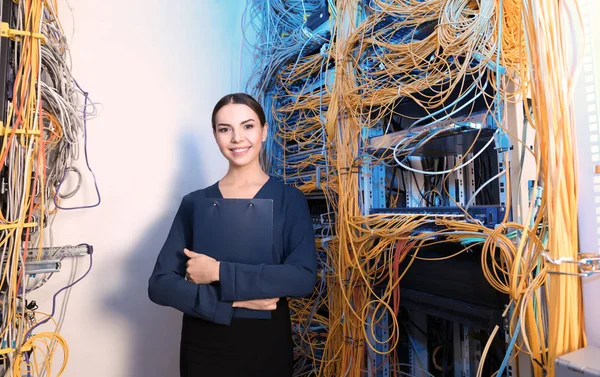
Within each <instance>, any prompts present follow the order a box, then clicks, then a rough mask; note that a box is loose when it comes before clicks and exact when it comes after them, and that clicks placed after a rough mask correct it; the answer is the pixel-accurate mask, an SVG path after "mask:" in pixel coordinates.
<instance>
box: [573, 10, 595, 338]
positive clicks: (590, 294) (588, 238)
mask: <svg viewBox="0 0 600 377" xmlns="http://www.w3.org/2000/svg"><path fill="white" fill-rule="evenodd" d="M580 2H581V3H583V5H584V8H583V16H584V18H587V20H586V23H587V25H588V32H589V35H588V40H587V41H586V43H587V45H588V46H591V54H590V55H591V58H592V60H591V61H590V60H587V61H586V60H584V62H585V64H586V65H589V64H592V65H593V71H594V74H595V84H596V87H595V90H594V91H593V92H595V95H594V94H593V93H591V92H589V91H587V88H586V87H589V83H587V82H586V81H585V77H586V71H585V66H584V70H583V71H582V76H581V77H580V78H579V81H578V85H579V87H578V88H579V89H580V90H578V91H577V92H576V99H575V115H576V121H577V126H578V135H577V136H578V138H577V143H578V148H577V149H578V154H579V156H578V158H579V182H578V184H579V187H578V191H579V242H580V252H581V253H592V254H600V217H598V215H599V213H598V212H596V211H599V210H600V194H599V193H598V192H599V191H598V190H600V185H598V181H597V180H598V177H599V175H598V174H594V167H595V166H598V164H599V162H597V161H593V158H592V157H593V156H592V154H593V153H597V152H592V151H593V148H597V147H598V142H597V141H596V142H594V141H593V140H592V137H597V138H598V137H600V131H598V129H597V127H598V122H599V119H600V25H598V22H597V20H596V17H594V16H596V15H598V14H600V3H599V2H598V1H596V0H580ZM587 59H590V57H587ZM590 96H591V97H590ZM594 96H595V104H596V108H595V110H594V109H593V108H592V109H590V108H589V107H588V106H589V104H590V103H592V102H594V98H593V97H594ZM594 112H595V117H594V115H593V113H594ZM582 281H583V305H584V311H585V326H586V335H587V338H588V344H589V345H592V346H595V347H600V321H599V320H598V313H600V301H599V300H598V297H600V275H596V276H592V277H588V278H584V279H583V280H582Z"/></svg>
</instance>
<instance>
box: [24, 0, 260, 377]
mask: <svg viewBox="0 0 600 377" xmlns="http://www.w3.org/2000/svg"><path fill="white" fill-rule="evenodd" d="M68 4H70V7H71V9H72V14H71V11H70V10H69V6H68ZM68 4H67V2H66V1H64V0H62V1H60V4H59V5H60V6H61V12H62V19H61V22H62V23H63V26H64V28H65V30H66V34H67V36H68V37H69V38H70V39H71V41H70V47H71V49H72V57H73V71H74V75H75V77H76V78H77V80H78V82H79V83H80V84H81V85H82V86H83V87H84V89H85V90H87V91H89V92H90V96H91V98H92V100H93V101H97V102H101V103H102V104H103V106H102V107H103V110H102V114H101V116H100V117H98V118H97V119H95V120H93V121H91V122H89V123H88V131H89V137H88V142H89V145H88V152H89V157H90V164H91V167H92V169H93V170H94V172H95V174H96V178H97V180H98V185H99V188H100V192H101V195H102V205H101V206H99V207H97V208H94V209H91V210H82V211H64V212H63V213H61V214H60V216H58V218H57V220H56V223H55V228H54V230H55V239H54V243H55V244H56V245H63V244H77V243H81V242H85V243H89V244H92V245H93V246H94V250H95V254H94V266H93V268H92V270H91V273H90V274H89V276H88V277H87V278H85V279H84V280H83V281H81V283H79V284H78V285H76V286H75V287H74V288H73V290H72V292H71V294H70V298H69V305H68V309H67V315H66V320H65V322H64V325H63V328H62V331H61V334H62V335H63V336H64V337H65V338H66V339H67V342H68V345H69V353H70V354H69V364H68V366H67V371H66V373H65V374H64V377H75V376H86V377H106V376H111V377H166V376H174V375H176V374H177V370H178V350H179V344H178V341H179V333H180V321H181V314H180V313H178V312H176V311H175V310H174V309H170V308H162V307H158V306H157V305H154V304H152V303H151V302H150V301H149V300H148V298H147V293H146V292H147V282H148V277H149V275H150V273H151V271H152V268H153V265H154V262H155V260H156V255H157V254H158V251H159V249H160V247H161V244H162V242H164V240H165V237H166V235H167V232H168V230H169V226H170V222H171V221H172V219H173V216H174V214H175V211H176V209H177V206H178V204H179V203H178V201H179V200H180V199H181V197H182V196H183V195H184V194H185V193H187V192H190V191H192V190H194V189H197V188H200V187H203V186H205V185H207V184H209V183H212V182H214V181H215V180H217V179H218V178H220V177H221V175H222V174H223V173H224V172H225V169H226V161H225V160H223V159H222V158H221V156H220V154H219V151H218V149H217V147H216V145H215V144H214V142H213V140H212V133H211V126H210V112H211V111H212V106H214V104H215V103H216V102H217V100H218V99H219V98H220V97H221V96H223V95H225V94H227V93H229V92H231V91H237V90H238V89H239V88H240V87H239V85H238V84H239V82H240V74H239V64H240V59H239V55H240V44H241V41H242V34H241V28H240V24H241V15H242V11H243V6H244V1H242V0H226V1H223V0H219V1H217V0H202V1H197V0H181V1H157V0H128V1H120V0H104V1H85V0H69V1H68ZM73 20H74V23H75V24H74V27H73ZM246 54H247V53H246ZM250 61H251V60H250V56H249V55H246V56H244V58H243V60H242V65H243V66H245V67H248V68H249V64H250ZM246 76H247V74H246V73H244V72H242V74H241V81H242V82H245V77H246ZM242 87H243V86H242ZM82 160H83V159H82ZM82 166H83V165H82ZM81 170H82V171H86V169H84V168H82V169H81ZM84 178H85V187H84V191H85V192H83V193H80V194H78V195H77V196H76V197H75V198H73V199H71V200H69V203H68V205H69V206H76V205H83V204H91V203H93V202H94V200H95V191H94V188H93V180H92V178H91V177H90V176H89V175H85V176H84ZM65 205H67V203H65ZM88 263H89V262H88V259H87V258H85V257H84V258H81V259H79V261H78V266H77V274H78V276H80V275H81V274H82V273H83V272H85V270H86V269H87V268H88ZM71 268H72V261H71V260H65V261H64V262H63V266H62V270H61V272H59V273H57V274H55V275H54V277H53V278H52V279H50V281H49V282H48V283H47V285H45V286H44V287H42V289H40V291H39V292H36V293H34V295H33V296H32V298H33V299H36V300H37V301H38V304H39V306H40V310H42V311H44V309H45V311H47V312H49V311H50V308H51V304H52V301H51V299H52V295H53V294H54V292H56V291H57V290H58V289H60V288H61V287H62V286H64V285H65V284H66V283H67V282H68V280H69V276H70V271H71ZM61 302H62V297H59V300H58V302H57V304H58V307H60V306H61ZM48 329H49V327H48ZM60 353H61V352H56V354H57V358H59V357H60V355H58V354H60ZM56 361H58V360H56Z"/></svg>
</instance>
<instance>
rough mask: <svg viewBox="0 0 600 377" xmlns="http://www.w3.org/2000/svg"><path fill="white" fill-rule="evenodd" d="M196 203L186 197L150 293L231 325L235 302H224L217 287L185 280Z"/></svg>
mask: <svg viewBox="0 0 600 377" xmlns="http://www.w3.org/2000/svg"><path fill="white" fill-rule="evenodd" d="M191 212H192V204H191V200H189V199H188V197H187V196H186V197H184V198H183V200H182V202H181V205H180V207H179V210H178V211H177V214H176V215H175V220H174V221H173V225H172V227H171V230H170V232H169V235H168V237H167V240H166V242H165V244H164V246H163V248H162V249H161V251H160V253H159V255H158V259H157V261H156V265H155V267H154V271H153V272H152V276H150V280H149V283H148V296H149V297H150V300H152V301H153V302H154V303H156V304H158V305H162V306H171V307H173V308H175V309H178V310H180V311H182V312H184V313H186V314H188V315H191V316H195V317H200V318H203V319H206V320H209V321H212V322H215V323H218V324H224V325H229V324H230V323H231V318H232V315H233V307H232V303H231V302H221V301H220V300H219V292H218V290H217V287H215V286H213V285H206V284H194V283H192V282H189V281H186V280H185V272H186V262H187V260H188V258H187V257H186V256H185V254H184V253H183V249H184V248H186V247H187V248H190V247H191V244H192V220H191Z"/></svg>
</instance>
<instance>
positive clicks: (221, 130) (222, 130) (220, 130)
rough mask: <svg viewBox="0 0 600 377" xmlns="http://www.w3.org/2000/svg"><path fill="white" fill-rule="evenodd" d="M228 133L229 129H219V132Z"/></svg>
mask: <svg viewBox="0 0 600 377" xmlns="http://www.w3.org/2000/svg"><path fill="white" fill-rule="evenodd" d="M227 131H229V128H219V132H227Z"/></svg>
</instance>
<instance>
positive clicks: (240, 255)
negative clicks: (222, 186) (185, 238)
mask: <svg viewBox="0 0 600 377" xmlns="http://www.w3.org/2000/svg"><path fill="white" fill-rule="evenodd" d="M193 227H194V230H193V248H194V249H193V250H194V251H195V252H196V253H202V254H205V255H208V256H211V257H213V258H215V259H216V260H218V261H226V262H236V263H247V264H262V263H267V264H273V263H278V260H277V259H278V258H276V256H275V254H274V250H273V200H272V199H201V200H198V201H197V203H196V206H195V213H194V225H193Z"/></svg>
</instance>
